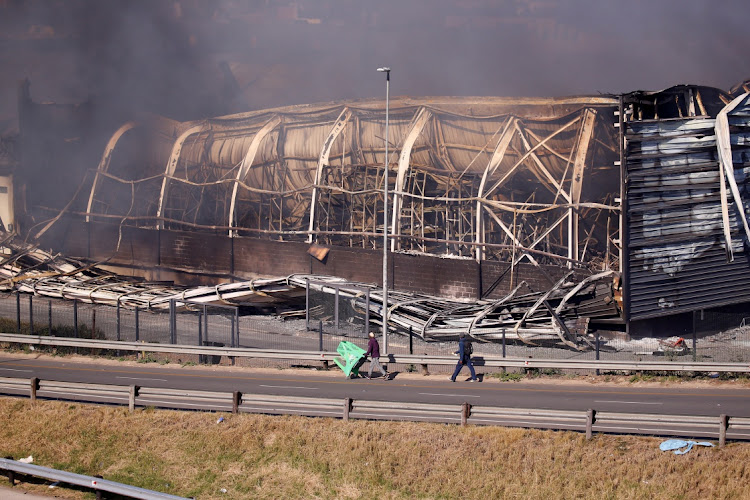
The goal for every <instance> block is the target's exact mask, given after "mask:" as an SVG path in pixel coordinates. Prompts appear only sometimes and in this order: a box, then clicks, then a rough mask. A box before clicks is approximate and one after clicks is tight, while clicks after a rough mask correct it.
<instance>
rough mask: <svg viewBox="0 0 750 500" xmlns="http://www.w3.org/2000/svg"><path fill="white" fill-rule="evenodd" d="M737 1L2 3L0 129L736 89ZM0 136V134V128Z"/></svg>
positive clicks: (743, 65) (744, 35)
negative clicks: (324, 105) (95, 115)
mask: <svg viewBox="0 0 750 500" xmlns="http://www.w3.org/2000/svg"><path fill="white" fill-rule="evenodd" d="M747 26H750V8H748V6H747V3H746V0H722V1H717V0H712V1H709V0H649V1H645V0H628V1H609V0H608V1H588V0H546V1H535V0H512V1H503V0H495V1H492V0H377V1H374V0H297V1H296V2H291V1H286V0H245V1H243V0H217V1H211V2H209V1H202V0H181V1H174V0H130V1H114V0H111V1H110V0H7V1H5V2H0V48H2V47H3V46H4V47H5V48H3V50H0V64H2V66H3V68H4V70H3V71H2V76H1V77H0V123H2V122H3V120H5V121H6V122H7V121H8V120H10V119H12V118H13V117H14V114H15V100H16V93H17V82H18V81H19V80H20V79H23V78H29V79H30V80H31V83H32V90H31V91H32V96H33V98H34V100H37V101H54V102H67V103H71V102H73V103H74V102H81V101H83V100H85V99H87V98H89V97H91V98H93V99H95V101H96V102H97V104H99V105H100V109H102V110H104V111H106V113H109V114H114V115H115V116H118V117H119V116H122V117H123V119H125V118H127V116H128V115H129V114H131V113H133V112H135V111H143V110H147V111H153V112H156V113H159V114H164V115H166V116H169V117H172V118H175V119H179V120H188V119H198V118H202V117H206V116H217V115H222V114H227V113H234V112H240V111H247V110H254V109H265V108H270V107H276V106H285V105H292V104H304V103H313V102H321V101H332V100H348V99H360V98H383V96H384V86H385V85H384V79H383V76H382V74H380V73H377V72H376V68H378V67H379V66H384V65H386V66H389V67H391V69H392V73H391V94H392V95H394V96H401V95H409V96H415V97H419V96H438V95H439V96H508V97H517V96H564V95H591V94H598V93H621V92H629V91H633V90H660V89H663V88H666V87H669V86H672V85H676V84H683V83H686V84H700V85H708V86H715V87H719V88H722V89H725V90H728V89H729V88H730V87H731V86H733V85H735V84H737V83H740V82H741V81H743V80H744V79H746V78H750V67H748V66H749V65H750V58H748V57H747V56H746V54H745V50H747V49H748V48H750V35H749V34H748V30H747ZM0 132H1V130H0Z"/></svg>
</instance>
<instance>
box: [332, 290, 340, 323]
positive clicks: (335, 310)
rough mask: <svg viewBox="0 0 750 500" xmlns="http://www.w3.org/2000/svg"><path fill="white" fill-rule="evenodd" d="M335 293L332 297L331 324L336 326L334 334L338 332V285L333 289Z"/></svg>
mask: <svg viewBox="0 0 750 500" xmlns="http://www.w3.org/2000/svg"><path fill="white" fill-rule="evenodd" d="M335 290H336V293H335V294H334V296H333V322H334V324H335V325H336V333H338V331H339V291H340V290H341V289H340V288H339V286H338V285H336V287H335Z"/></svg>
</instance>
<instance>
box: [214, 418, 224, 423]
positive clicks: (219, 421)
mask: <svg viewBox="0 0 750 500" xmlns="http://www.w3.org/2000/svg"><path fill="white" fill-rule="evenodd" d="M223 421H224V417H219V420H217V421H216V423H217V424H220V423H222V422H223Z"/></svg>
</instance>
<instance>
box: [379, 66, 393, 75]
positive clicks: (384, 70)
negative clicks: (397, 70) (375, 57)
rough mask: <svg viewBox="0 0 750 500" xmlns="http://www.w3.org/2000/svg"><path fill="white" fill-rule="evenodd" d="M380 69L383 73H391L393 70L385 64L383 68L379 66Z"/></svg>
mask: <svg viewBox="0 0 750 500" xmlns="http://www.w3.org/2000/svg"><path fill="white" fill-rule="evenodd" d="M378 71H380V72H381V73H390V72H391V68H389V67H387V66H383V67H382V68H378Z"/></svg>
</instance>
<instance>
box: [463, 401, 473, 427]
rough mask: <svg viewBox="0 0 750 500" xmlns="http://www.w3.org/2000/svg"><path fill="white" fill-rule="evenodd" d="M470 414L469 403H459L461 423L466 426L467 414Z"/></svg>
mask: <svg viewBox="0 0 750 500" xmlns="http://www.w3.org/2000/svg"><path fill="white" fill-rule="evenodd" d="M470 414H471V405H470V404H469V403H464V404H462V405H461V425H462V426H466V423H467V421H468V420H469V415H470Z"/></svg>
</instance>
